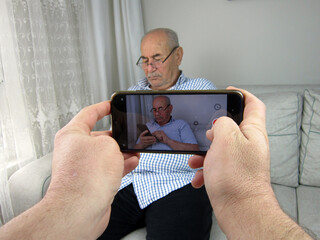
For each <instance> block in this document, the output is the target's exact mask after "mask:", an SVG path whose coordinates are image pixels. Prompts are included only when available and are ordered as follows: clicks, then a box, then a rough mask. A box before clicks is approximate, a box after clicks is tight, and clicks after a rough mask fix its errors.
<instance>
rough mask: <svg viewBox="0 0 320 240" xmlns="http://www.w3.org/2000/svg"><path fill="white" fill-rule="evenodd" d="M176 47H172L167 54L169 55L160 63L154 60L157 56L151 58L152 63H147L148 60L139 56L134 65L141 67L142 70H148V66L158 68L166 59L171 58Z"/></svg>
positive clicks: (159, 60)
mask: <svg viewBox="0 0 320 240" xmlns="http://www.w3.org/2000/svg"><path fill="white" fill-rule="evenodd" d="M178 47H179V46H176V47H174V48H173V49H172V50H171V52H170V53H169V55H168V56H167V57H166V58H165V59H164V60H163V61H161V59H155V57H157V56H158V55H155V56H152V59H153V61H152V62H150V63H149V58H146V57H143V56H141V57H140V58H139V59H138V61H137V63H136V65H137V66H139V67H141V68H142V69H146V68H148V66H149V65H151V66H152V67H154V68H159V67H160V66H161V65H162V64H163V63H164V62H165V61H167V59H168V58H169V57H170V56H171V54H172V53H173V52H174V50H176V49H177V48H178Z"/></svg>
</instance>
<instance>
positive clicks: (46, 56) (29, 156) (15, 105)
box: [0, 0, 92, 222]
mask: <svg viewBox="0 0 320 240" xmlns="http://www.w3.org/2000/svg"><path fill="white" fill-rule="evenodd" d="M84 13H85V11H84V2H83V1H79V0H10V1H9V0H6V1H1V3H0V18H1V21H0V29H1V38H0V39H1V42H0V47H1V51H0V110H1V117H0V144H1V146H0V156H1V157H0V204H1V209H0V210H1V212H0V213H1V218H2V222H6V221H7V220H8V219H10V218H12V216H13V213H12V209H11V204H10V197H9V190H8V187H7V179H8V178H9V177H10V175H11V174H12V172H14V171H15V170H16V169H18V168H19V167H22V166H23V165H25V164H26V163H28V162H30V161H32V160H34V159H36V158H39V157H41V156H43V155H45V154H47V153H49V152H51V151H52V150H53V140H54V136H55V133H56V132H57V131H58V130H59V129H60V128H61V127H63V126H64V125H65V124H66V123H67V122H68V121H69V120H70V119H71V118H72V117H73V116H74V115H75V114H76V113H77V112H78V111H79V110H80V109H81V108H83V107H84V106H87V105H89V104H91V103H92V100H91V99H92V97H91V94H90V93H91V91H90V89H89V88H88V85H89V84H88V83H87V79H88V78H87V74H88V72H87V67H86V66H87V64H86V63H85V60H86V58H85V57H86V44H85V38H84V37H85V33H86V29H85V26H86V24H85V22H84V20H85V19H84V16H85V14H84Z"/></svg>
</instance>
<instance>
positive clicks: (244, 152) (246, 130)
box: [189, 89, 312, 239]
mask: <svg viewBox="0 0 320 240" xmlns="http://www.w3.org/2000/svg"><path fill="white" fill-rule="evenodd" d="M238 90H239V89H238ZM241 91H242V92H243V94H244V98H245V109H244V117H243V121H242V123H241V124H240V126H238V125H237V124H236V123H235V122H234V121H233V120H232V119H230V118H227V117H222V118H219V119H218V120H217V121H216V122H215V124H214V125H213V127H212V129H211V130H209V131H208V132H207V137H208V139H209V140H210V141H212V144H211V146H210V149H209V150H208V152H207V155H206V156H205V158H203V157H201V156H194V157H192V158H190V160H189V165H190V166H191V167H193V168H199V167H202V166H203V170H199V171H198V172H197V173H196V175H195V178H194V179H193V181H192V185H193V186H194V187H200V186H202V185H203V184H205V187H206V190H207V193H208V196H209V199H210V202H211V205H212V207H213V210H214V213H215V216H216V218H217V220H218V223H219V225H220V227H221V229H222V230H223V232H224V233H225V234H226V235H227V237H228V239H312V238H311V237H310V236H309V235H308V234H307V233H305V232H304V231H303V230H302V228H300V226H298V224H296V223H295V222H294V221H293V220H292V219H291V218H289V217H288V216H287V215H286V214H285V213H284V212H283V211H282V209H281V208H280V206H279V204H278V201H277V199H276V197H275V195H274V192H273V190H272V187H271V180H270V152H269V144H268V136H267V131H266V126H265V105H264V104H263V103H262V102H261V101H260V100H259V99H257V98H256V97H254V96H253V95H252V94H250V93H248V92H246V91H244V90H241Z"/></svg>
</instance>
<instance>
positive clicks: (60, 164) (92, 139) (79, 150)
mask: <svg viewBox="0 0 320 240" xmlns="http://www.w3.org/2000/svg"><path fill="white" fill-rule="evenodd" d="M109 113H110V102H103V103H99V104H95V105H92V106H90V107H87V108H85V109H83V110H82V111H80V113H79V114H77V115H76V116H75V117H74V118H73V119H72V120H71V121H70V123H69V124H68V125H67V126H65V127H64V128H63V129H61V130H60V131H59V132H58V133H57V135H56V138H55V143H54V152H53V160H52V178H51V183H50V186H49V188H48V191H47V193H46V195H45V196H44V198H43V199H42V200H41V201H40V202H39V203H38V204H36V205H35V206H34V207H32V208H30V209H29V210H27V211H25V212H24V213H22V214H21V215H19V216H18V217H16V218H14V219H12V220H11V221H10V222H8V223H7V224H6V225H4V226H3V227H1V228H0V239H97V238H98V237H99V236H100V235H101V233H102V232H103V231H104V230H105V228H106V226H107V224H108V221H109V216H110V209H111V203H112V201H113V198H114V196H115V194H116V193H117V191H118V189H119V187H120V183H121V178H122V176H123V175H125V174H126V173H128V172H130V171H132V170H133V169H134V168H135V167H136V166H137V164H138V158H137V157H138V155H133V154H122V153H121V152H120V149H119V146H118V144H117V143H116V142H115V140H114V139H113V138H112V137H111V133H110V131H105V132H92V131H91V130H92V129H93V127H94V125H95V124H96V122H97V121H98V120H100V119H101V118H103V117H104V116H106V115H108V114H109Z"/></svg>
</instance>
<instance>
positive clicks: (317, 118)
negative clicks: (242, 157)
mask: <svg viewBox="0 0 320 240" xmlns="http://www.w3.org/2000/svg"><path fill="white" fill-rule="evenodd" d="M242 87H243V88H245V89H247V90H249V91H250V92H252V93H254V94H255V95H256V96H258V97H259V98H260V99H261V100H262V101H263V102H264V103H265V104H266V106H267V130H268V135H269V142H270V151H271V181H272V186H273V189H274V192H275V194H276V196H277V199H278V201H279V203H280V206H281V207H282V208H283V210H284V211H285V212H286V213H287V214H288V215H289V216H291V218H293V219H294V220H295V221H297V222H298V223H299V224H300V225H302V226H303V227H305V228H307V229H310V230H311V231H312V232H313V233H314V234H316V235H317V236H318V237H320V84H319V85H295V86H242ZM51 159H52V154H49V155H47V156H44V157H42V158H41V159H38V160H37V161H34V162H32V163H30V164H28V165H27V166H25V167H23V168H22V169H20V170H19V171H17V172H16V173H14V174H13V175H12V176H11V178H10V180H9V186H10V190H11V198H12V203H13V209H14V213H15V215H17V214H19V213H21V212H23V211H24V210H26V209H28V208H30V207H31V206H32V205H34V204H35V203H37V202H38V201H39V200H40V199H41V198H42V197H43V196H44V194H45V192H46V189H47V187H48V185H49V182H50V174H51ZM145 236H146V231H145V229H139V230H137V231H135V232H133V233H131V234H129V235H128V236H126V237H125V238H124V239H126V240H130V239H132V240H133V239H145ZM211 239H215V240H217V239H218V240H219V239H226V237H225V235H224V234H223V233H222V231H221V230H220V228H219V226H218V225H217V221H216V219H215V217H214V216H213V225H212V230H211Z"/></svg>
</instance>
